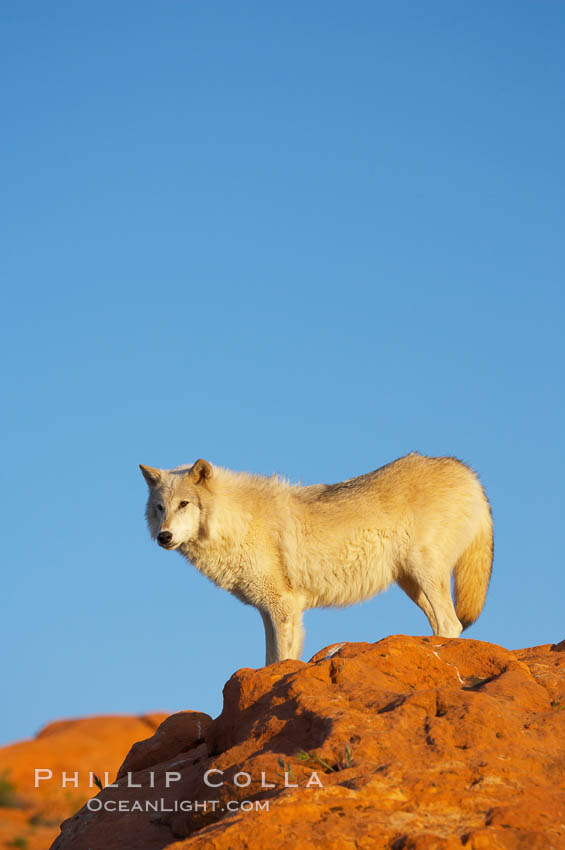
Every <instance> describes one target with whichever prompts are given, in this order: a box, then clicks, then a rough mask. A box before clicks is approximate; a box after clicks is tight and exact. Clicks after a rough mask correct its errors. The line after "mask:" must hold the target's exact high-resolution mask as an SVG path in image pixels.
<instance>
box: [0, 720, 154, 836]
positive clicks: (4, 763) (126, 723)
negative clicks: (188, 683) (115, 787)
mask: <svg viewBox="0 0 565 850" xmlns="http://www.w3.org/2000/svg"><path fill="white" fill-rule="evenodd" d="M166 717H167V715H166V714H164V713H158V714H145V715H141V716H139V717H124V716H106V717H84V718H81V719H78V720H59V721H57V722H55V723H50V724H49V725H48V726H45V727H44V728H43V729H42V730H41V731H40V732H39V733H38V734H37V736H36V737H35V738H33V739H32V740H29V741H19V742H18V743H16V744H10V745H9V746H7V747H3V748H1V749H0V847H20V848H27V850H45V848H46V847H49V845H50V844H51V842H52V841H53V840H54V838H55V836H56V835H57V834H58V832H59V824H60V822H61V820H62V819H63V818H67V817H68V816H69V815H70V814H72V813H73V812H75V811H76V810H77V808H79V807H80V806H82V805H83V803H84V802H85V801H86V800H87V799H88V798H89V797H92V795H93V794H95V793H96V791H97V788H96V786H95V785H94V782H92V783H91V780H90V774H91V773H92V774H95V775H96V776H98V777H99V779H100V780H101V781H102V782H106V781H107V780H106V774H107V775H108V777H109V780H108V781H111V780H112V778H113V777H114V776H115V773H116V770H117V769H118V767H119V764H120V761H121V760H122V758H123V754H124V752H127V751H128V749H129V748H130V747H131V746H132V744H133V743H134V741H137V740H139V738H140V737H146V736H147V735H149V734H151V733H153V732H154V731H155V730H156V729H157V728H158V727H160V724H161V723H162V722H163V720H164V719H165V718H166ZM36 769H38V770H40V771H41V773H40V774H39V777H41V778H38V780H37V787H35V782H36V774H35V770H36ZM49 772H51V777H49Z"/></svg>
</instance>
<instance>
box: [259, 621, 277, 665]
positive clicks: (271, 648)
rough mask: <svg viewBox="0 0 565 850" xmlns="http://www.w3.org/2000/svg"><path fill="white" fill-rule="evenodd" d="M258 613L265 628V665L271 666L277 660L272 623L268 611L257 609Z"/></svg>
mask: <svg viewBox="0 0 565 850" xmlns="http://www.w3.org/2000/svg"><path fill="white" fill-rule="evenodd" d="M259 613H260V614H261V619H262V620H263V625H264V627H265V664H273V662H275V661H276V660H277V659H276V657H275V630H274V629H273V621H272V620H271V615H270V614H269V612H268V611H262V610H261V609H259Z"/></svg>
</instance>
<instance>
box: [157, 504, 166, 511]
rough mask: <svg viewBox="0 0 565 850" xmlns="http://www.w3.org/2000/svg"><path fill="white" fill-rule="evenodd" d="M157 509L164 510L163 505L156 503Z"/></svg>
mask: <svg viewBox="0 0 565 850" xmlns="http://www.w3.org/2000/svg"><path fill="white" fill-rule="evenodd" d="M157 510H158V511H164V510H165V508H164V507H163V505H157Z"/></svg>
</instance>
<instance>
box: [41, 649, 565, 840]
mask: <svg viewBox="0 0 565 850" xmlns="http://www.w3.org/2000/svg"><path fill="white" fill-rule="evenodd" d="M558 646H559V644H556V645H554V646H553V647H552V646H551V645H548V646H543V647H534V648H532V649H524V650H517V651H516V652H511V651H509V650H506V649H503V648H502V647H499V646H495V645H492V644H488V643H482V642H479V641H474V640H442V639H438V638H420V637H405V636H398V635H397V636H392V637H389V638H386V639H385V640H382V641H379V642H378V643H376V644H345V645H344V646H343V647H342V648H341V649H339V650H338V651H337V652H336V653H335V654H334V655H332V656H330V657H327V656H328V652H327V651H326V650H323V651H322V652H320V653H317V655H315V656H314V658H313V659H312V661H311V662H309V663H307V664H305V663H303V662H299V661H285V662H282V663H280V664H275V665H271V666H270V667H266V668H263V669H261V670H248V669H243V670H240V671H238V672H237V673H235V674H234V676H232V678H231V679H230V680H229V682H228V683H227V684H226V686H225V688H224V708H223V711H222V714H221V715H220V716H219V717H218V718H217V719H216V720H214V721H213V722H212V723H211V724H210V725H209V728H208V731H207V734H206V742H205V743H203V744H199V745H197V746H194V747H193V748H192V749H190V750H188V751H186V752H183V751H179V752H177V753H176V754H174V755H173V756H169V755H168V754H167V755H166V753H168V750H167V747H168V746H173V745H172V743H171V741H172V739H174V740H175V741H176V743H175V744H174V747H173V749H175V748H176V747H177V746H178V745H179V743H180V744H182V732H180V731H179V734H178V735H177V734H176V733H175V734H172V727H173V724H172V723H170V724H169V729H170V732H169V731H168V730H167V729H165V730H163V732H162V733H159V732H157V733H156V734H155V735H154V736H153V738H152V739H150V741H151V742H152V743H151V746H150V759H149V761H145V760H144V759H145V757H146V755H147V753H148V752H149V750H148V749H146V750H144V751H142V750H139V749H138V748H135V751H134V754H133V755H132V756H128V760H130V762H129V763H130V764H136V765H140V766H141V765H143V767H142V769H139V770H137V772H136V773H135V775H134V778H135V781H136V782H137V783H139V784H141V785H142V787H141V788H128V787H127V782H126V779H127V777H126V776H125V775H122V778H121V779H120V782H119V787H118V788H106V789H105V790H104V791H102V792H101V793H99V794H98V795H97V797H96V800H95V802H94V805H95V806H98V805H100V806H104V805H109V806H114V805H117V801H119V800H122V801H124V803H125V804H126V805H127V806H128V807H129V808H130V809H132V810H130V811H129V812H122V813H118V812H113V811H107V810H104V809H102V810H101V811H100V812H96V813H94V812H92V811H89V810H88V809H87V808H86V807H84V808H83V809H81V810H80V811H79V812H78V813H77V814H76V815H75V816H74V817H72V818H70V819H69V820H67V821H65V823H64V824H63V825H62V831H61V835H60V837H59V838H58V839H57V841H56V842H55V844H54V845H53V850H88V848H92V850H94V848H104V850H118V848H119V850H122V848H132V850H133V848H135V849H136V850H153V848H155V849H156V848H165V847H166V848H169V850H173V848H174V850H181V848H183V850H188V848H199V850H200V848H201V850H228V848H231V850H239V848H241V850H243V848H251V847H253V848H271V847H277V848H281V850H290V849H291V848H292V850H300V848H307V847H308V848H310V847H312V846H323V847H324V848H325V850H332V849H333V848H340V850H341V848H348V847H351V848H358V850H364V848H367V850H369V848H371V850H374V849H375V848H376V850H380V848H382V850H384V848H387V850H408V848H410V850H434V849H435V850H455V848H458V850H461V848H462V847H464V848H465V850H469V848H474V850H486V848H488V850H496V848H501V850H537V848H540V850H541V848H543V849H544V850H559V848H565V826H564V825H565V787H564V779H565V710H564V709H565V681H564V679H565V677H564V672H565V653H563V652H561V651H557V650H556V647H558ZM175 722H176V721H175ZM178 722H179V723H180V724H181V725H182V723H184V722H187V723H189V720H180V721H178ZM190 734H191V733H190V732H189V734H188V737H187V739H186V741H185V748H186V746H189V744H188V743H187V742H188V740H189V738H190ZM192 734H193V733H192ZM160 742H162V749H161V748H160V747H161V744H160ZM194 743H196V741H195V742H194ZM147 744H148V742H146V745H147ZM140 753H141V756H140ZM138 757H140V758H141V760H140V761H139V762H138V761H136V759H137V758H138ZM128 760H126V762H125V764H124V766H123V768H122V771H121V773H122V774H123V773H124V770H125V768H126V765H127V764H128ZM151 763H153V764H151ZM210 769H213V770H215V771H223V774H221V773H219V772H216V773H214V774H213V775H212V777H213V779H214V780H217V781H219V780H221V779H223V780H224V781H225V784H224V785H222V786H220V787H217V788H210V787H208V786H207V785H206V784H205V782H204V773H205V771H206V770H210ZM167 771H169V772H178V774H180V779H179V781H178V782H173V783H172V784H170V787H168V788H167V787H166V776H167ZM313 771H316V772H317V776H318V779H319V781H320V783H321V787H319V786H318V785H316V784H315V783H314V784H312V776H313ZM242 772H243V773H245V774H249V776H250V782H249V784H246V786H245V787H238V785H237V781H236V778H234V777H235V775H236V774H238V773H239V774H241V773H242ZM285 772H286V773H287V780H288V783H287V784H289V785H292V786H297V787H285V782H284V774H285ZM261 773H264V774H265V778H266V780H267V781H268V782H270V783H271V784H273V785H274V786H275V787H269V788H265V787H262V784H261ZM151 779H152V780H153V784H154V786H155V787H154V788H151V787H150V783H151ZM239 779H240V780H241V779H242V777H241V775H240V777H239ZM309 780H310V785H309V784H308V783H309ZM244 781H246V780H244ZM160 800H162V801H163V804H164V807H165V808H168V809H169V811H163V810H162V809H163V805H161V804H160V803H159V807H160V808H161V811H158V812H147V811H143V810H142V811H137V810H135V806H136V805H138V806H139V807H140V808H143V807H144V806H146V804H147V803H148V802H149V803H151V804H152V805H153V804H157V801H160ZM213 800H214V801H217V803H216V805H215V807H214V809H212V807H211V805H209V803H210V801H213ZM180 801H190V802H191V803H192V804H193V810H192V811H189V812H186V811H181V810H176V811H174V810H173V809H175V806H176V807H177V809H178V808H179V803H180ZM195 801H196V802H197V803H199V804H200V808H198V809H197V810H194V802H195ZM230 801H234V802H235V803H236V804H238V805H239V806H241V804H242V803H243V802H244V801H250V803H249V805H250V807H251V808H252V809H254V807H255V805H256V804H257V803H258V804H259V805H260V806H263V807H265V806H266V805H267V804H268V807H269V810H268V811H267V810H266V808H263V809H260V810H252V811H242V810H241V808H239V809H238V810H235V811H229V810H228V805H229V804H230ZM205 802H206V803H207V807H206V809H205V810H204V808H203V804H204V803H205Z"/></svg>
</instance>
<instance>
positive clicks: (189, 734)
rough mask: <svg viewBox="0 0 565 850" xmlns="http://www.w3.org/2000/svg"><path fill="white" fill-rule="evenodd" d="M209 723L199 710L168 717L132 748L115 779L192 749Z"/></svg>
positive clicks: (199, 740)
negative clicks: (148, 736)
mask: <svg viewBox="0 0 565 850" xmlns="http://www.w3.org/2000/svg"><path fill="white" fill-rule="evenodd" d="M211 721H212V718H211V717H210V716H209V715H208V714H203V713H202V712H200V711H179V712H178V713H177V714H171V716H170V717H167V719H166V720H165V721H163V723H161V725H160V726H159V728H158V729H157V731H156V732H155V733H154V734H153V735H152V736H151V737H150V738H146V740H145V741H139V742H138V743H137V744H134V745H133V747H132V748H131V750H130V751H129V753H128V754H127V756H126V759H125V761H124V763H123V764H122V766H121V767H120V769H119V770H118V779H121V778H122V777H123V776H126V775H127V773H128V772H131V773H133V772H135V771H138V770H142V769H143V768H146V767H152V766H154V765H156V764H159V762H162V761H167V760H170V759H173V758H174V757H175V756H178V755H179V754H180V753H184V752H186V751H187V750H191V749H193V748H194V747H195V746H197V745H198V744H199V743H201V742H202V741H203V740H204V736H205V734H206V731H207V729H208V727H209V725H210V723H211Z"/></svg>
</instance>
